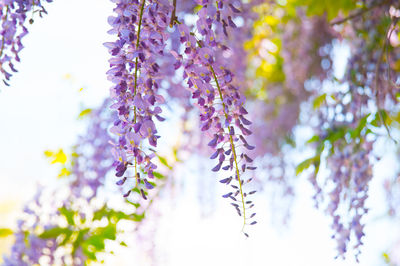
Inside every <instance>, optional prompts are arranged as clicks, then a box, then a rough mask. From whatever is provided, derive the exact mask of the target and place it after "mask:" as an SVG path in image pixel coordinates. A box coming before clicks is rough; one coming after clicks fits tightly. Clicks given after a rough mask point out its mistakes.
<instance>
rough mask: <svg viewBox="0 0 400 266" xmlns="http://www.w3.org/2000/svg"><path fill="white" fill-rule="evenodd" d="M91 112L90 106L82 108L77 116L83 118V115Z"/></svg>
mask: <svg viewBox="0 0 400 266" xmlns="http://www.w3.org/2000/svg"><path fill="white" fill-rule="evenodd" d="M91 112H92V109H91V108H88V109H85V110H82V111H81V112H80V114H79V116H78V118H83V117H84V116H86V115H88V114H90V113H91Z"/></svg>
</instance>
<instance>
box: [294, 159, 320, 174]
mask: <svg viewBox="0 0 400 266" xmlns="http://www.w3.org/2000/svg"><path fill="white" fill-rule="evenodd" d="M319 164H320V155H317V156H314V157H311V158H308V159H306V160H304V161H302V162H301V163H299V164H298V165H297V167H296V175H299V174H300V173H302V172H303V171H304V170H306V169H308V168H309V167H310V166H311V165H314V166H319Z"/></svg>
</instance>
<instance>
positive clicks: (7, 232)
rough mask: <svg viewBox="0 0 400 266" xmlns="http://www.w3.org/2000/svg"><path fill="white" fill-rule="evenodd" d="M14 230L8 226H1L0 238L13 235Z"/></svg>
mask: <svg viewBox="0 0 400 266" xmlns="http://www.w3.org/2000/svg"><path fill="white" fill-rule="evenodd" d="M13 233H14V232H13V231H12V230H11V229H8V228H0V238H1V237H7V236H9V235H12V234H13Z"/></svg>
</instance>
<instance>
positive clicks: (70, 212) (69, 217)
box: [58, 207, 75, 225]
mask: <svg viewBox="0 0 400 266" xmlns="http://www.w3.org/2000/svg"><path fill="white" fill-rule="evenodd" d="M58 210H59V212H60V213H61V214H62V215H63V216H64V217H65V218H66V219H67V222H68V224H69V225H75V222H74V215H75V212H74V211H73V210H68V209H67V208H65V207H62V208H59V209H58Z"/></svg>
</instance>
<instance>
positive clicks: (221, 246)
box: [0, 0, 400, 266]
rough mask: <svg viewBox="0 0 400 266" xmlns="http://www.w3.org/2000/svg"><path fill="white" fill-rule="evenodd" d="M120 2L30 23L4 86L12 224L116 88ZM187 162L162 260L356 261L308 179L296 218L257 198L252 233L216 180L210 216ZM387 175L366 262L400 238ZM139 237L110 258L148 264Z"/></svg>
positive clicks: (3, 175)
mask: <svg viewBox="0 0 400 266" xmlns="http://www.w3.org/2000/svg"><path fill="white" fill-rule="evenodd" d="M112 7H113V6H112V4H111V1H107V0H85V1H79V0H68V1H67V0H57V1H55V3H52V4H50V5H49V7H48V12H49V15H48V16H46V17H45V18H44V19H39V18H38V19H35V23H34V24H33V25H32V26H31V27H30V34H29V35H28V36H27V37H26V38H25V39H24V44H25V47H26V49H24V51H23V53H22V54H21V58H22V61H23V62H22V63H21V64H18V65H17V68H18V70H19V73H17V74H15V75H14V77H13V79H12V81H11V84H12V86H11V87H8V88H2V89H1V92H0V125H1V133H0V134H1V138H0V148H1V149H0V227H5V226H13V222H14V221H15V217H16V214H17V212H15V211H14V212H11V211H10V206H12V207H14V208H18V206H21V204H22V203H23V202H25V201H27V200H29V198H30V197H31V196H32V195H33V193H34V190H35V185H36V184H37V183H38V182H39V183H41V184H54V183H55V180H56V178H55V176H56V169H55V167H50V166H49V164H48V162H47V161H46V159H45V158H44V156H43V151H44V150H47V149H57V148H60V147H62V148H68V147H70V146H71V145H73V144H74V141H75V139H76V136H77V134H78V133H79V132H82V131H83V130H84V124H83V123H82V122H80V123H79V122H77V119H76V118H77V116H78V114H79V112H80V111H81V110H82V109H83V108H84V106H89V107H91V106H96V105H98V104H99V103H101V102H102V99H103V98H104V97H106V96H107V95H108V89H109V86H110V84H109V83H108V82H107V80H106V75H105V72H106V71H107V67H108V64H107V60H108V57H109V56H108V53H107V51H106V49H105V48H104V47H103V45H102V43H103V42H105V41H107V40H109V39H110V37H109V36H108V35H107V34H106V31H107V30H108V29H109V26H108V25H107V22H106V21H107V19H106V18H107V16H108V15H110V13H111V10H112ZM80 88H84V89H83V91H80ZM387 160H388V162H386V163H382V165H383V166H381V168H380V169H378V170H377V171H376V172H377V173H379V176H385V175H386V174H387V175H390V174H391V172H390V171H389V170H390V167H384V166H385V165H390V164H392V163H395V159H394V158H389V159H387ZM390 160H391V161H390ZM186 171H188V172H187V173H186V174H185V172H184V173H183V174H182V175H183V176H187V179H186V180H185V182H186V184H185V187H186V188H187V189H185V192H184V193H183V194H182V195H181V196H180V198H179V200H178V199H177V200H176V201H173V202H160V203H159V204H160V205H161V207H160V209H162V210H163V211H162V216H161V218H160V219H161V221H160V224H159V227H158V230H159V233H158V234H157V236H156V239H157V243H156V250H157V254H158V255H159V256H160V257H158V258H157V260H158V262H159V265H166V266H167V265H170V266H181V265H182V266H183V265H185V266H187V265H191V266H197V265H199V266H200V265H202V266H203V265H232V266H236V265H246V266H253V265H254V266H258V265H260V266H263V265H271V266H302V265H304V266H314V265H315V266H321V265H324V266H325V265H326V266H330V265H332V266H333V265H335V266H350V265H354V261H353V260H352V259H351V255H349V260H348V261H346V262H343V261H342V260H340V259H339V260H334V259H333V258H334V257H335V255H336V253H335V243H334V241H333V240H331V239H330V235H331V231H330V227H329V219H328V218H327V217H325V216H324V215H323V214H322V212H321V211H316V210H314V209H313V207H312V206H313V202H312V201H311V200H310V198H311V196H312V190H311V187H310V185H309V184H308V183H307V182H303V183H302V184H301V186H300V189H298V192H299V200H298V201H296V202H295V204H294V206H293V212H294V213H293V216H292V221H291V223H290V227H289V228H277V227H272V226H271V225H270V222H269V221H270V217H269V216H270V215H273V212H271V211H269V210H268V209H269V205H268V197H267V196H265V195H262V196H260V197H259V198H258V199H257V205H256V206H257V217H258V219H257V221H258V224H257V225H256V226H254V229H252V230H250V234H251V237H250V238H249V239H244V237H243V235H242V234H241V233H240V229H241V219H240V218H239V217H237V215H236V213H235V211H234V210H233V208H231V207H229V204H227V202H226V200H223V199H222V198H221V197H220V196H219V195H221V193H220V189H221V187H220V186H219V185H218V184H217V182H215V185H216V186H217V189H216V200H215V203H216V208H215V212H213V213H212V214H211V215H210V216H208V217H207V218H204V217H202V216H201V215H200V213H201V209H202V206H201V205H199V204H198V200H197V191H196V190H195V189H193V188H194V187H196V186H197V184H198V183H197V182H198V180H197V178H195V177H193V174H191V173H190V171H189V170H186ZM210 178H215V177H212V176H211V177H210ZM215 179H216V178H215ZM380 182H381V179H379V178H377V180H375V181H374V182H373V184H372V185H371V191H372V193H371V195H373V196H372V197H371V200H370V201H369V204H370V206H373V208H374V209H373V211H371V214H370V215H369V217H368V220H369V223H368V226H367V227H366V232H367V237H366V238H365V241H364V242H365V246H364V247H363V249H362V251H363V255H362V256H361V260H362V262H361V264H360V265H362V266H364V265H365V266H376V265H382V264H383V260H382V259H381V254H382V252H383V251H386V250H387V248H389V247H390V244H391V243H392V241H394V240H395V238H393V237H392V236H396V235H397V236H398V235H400V230H399V228H395V227H394V225H393V224H390V223H389V222H388V221H386V220H385V219H378V218H377V217H380V215H382V214H383V213H384V210H385V208H384V202H383V194H382V191H381V189H380V188H381V183H380ZM7 206H8V207H7ZM10 213H11V214H10ZM393 230H397V233H395V232H394V231H393ZM132 239H133V238H132ZM132 239H131V241H128V243H130V242H131V243H132V247H131V248H129V249H128V248H120V249H118V250H117V251H116V256H114V257H113V258H109V259H108V260H107V264H110V265H113V264H112V261H114V263H115V262H118V265H133V264H135V265H144V266H146V265H148V261H146V257H145V256H144V255H143V254H141V253H140V252H139V251H138V249H135V245H137V243H136V244H135V243H134V242H133V241H132ZM2 245H3V246H4V242H0V251H1V248H2ZM132 261H135V263H132ZM107 264H106V265H107Z"/></svg>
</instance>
